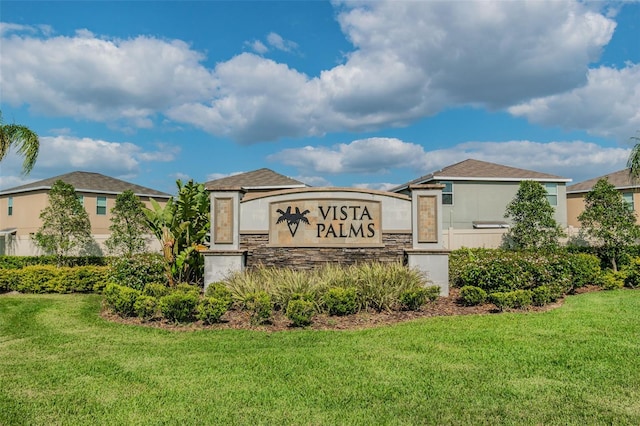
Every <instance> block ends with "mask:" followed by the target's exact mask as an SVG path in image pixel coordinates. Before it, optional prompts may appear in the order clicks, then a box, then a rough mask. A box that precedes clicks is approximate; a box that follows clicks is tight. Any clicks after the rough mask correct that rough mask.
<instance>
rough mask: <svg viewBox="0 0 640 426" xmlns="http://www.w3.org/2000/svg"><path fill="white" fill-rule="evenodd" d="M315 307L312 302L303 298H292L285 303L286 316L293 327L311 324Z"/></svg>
mask: <svg viewBox="0 0 640 426" xmlns="http://www.w3.org/2000/svg"><path fill="white" fill-rule="evenodd" d="M314 313H315V309H314V306H313V302H310V301H308V300H304V299H292V300H290V301H289V303H288V304H287V309H286V316H287V318H289V320H290V321H291V322H292V323H293V325H294V326H295V327H306V326H307V325H309V324H311V321H312V319H313V314H314Z"/></svg>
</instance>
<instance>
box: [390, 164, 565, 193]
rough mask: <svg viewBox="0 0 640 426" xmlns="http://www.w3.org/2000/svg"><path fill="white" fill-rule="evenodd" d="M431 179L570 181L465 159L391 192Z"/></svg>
mask: <svg viewBox="0 0 640 426" xmlns="http://www.w3.org/2000/svg"><path fill="white" fill-rule="evenodd" d="M433 180H440V181H442V180H493V181H505V182H518V181H521V180H535V181H543V182H570V181H571V179H568V178H564V177H561V176H556V175H552V174H548V173H541V172H535V171H533V170H526V169H519V168H517V167H510V166H503V165H501V164H495V163H489V162H487V161H480V160H473V159H467V160H464V161H461V162H459V163H456V164H452V165H450V166H447V167H444V168H443V169H440V170H438V171H435V172H433V173H429V174H428V175H424V176H421V177H419V178H417V179H414V180H412V181H411V182H407V183H405V184H403V185H400V186H398V187H396V188H393V189H392V190H391V191H392V192H397V191H401V190H403V189H405V188H406V187H408V186H409V185H414V184H420V183H426V182H430V181H433Z"/></svg>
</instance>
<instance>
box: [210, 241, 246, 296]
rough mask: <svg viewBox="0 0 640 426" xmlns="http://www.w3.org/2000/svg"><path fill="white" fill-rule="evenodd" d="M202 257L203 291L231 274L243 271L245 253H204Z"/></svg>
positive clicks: (239, 251) (241, 251)
mask: <svg viewBox="0 0 640 426" xmlns="http://www.w3.org/2000/svg"><path fill="white" fill-rule="evenodd" d="M202 254H203V255H204V289H205V290H206V289H207V286H208V285H209V284H211V283H215V282H217V281H222V280H223V279H224V278H225V277H226V276H227V275H229V274H230V273H233V272H242V271H244V268H245V264H246V254H247V253H246V251H244V250H229V251H205V252H202Z"/></svg>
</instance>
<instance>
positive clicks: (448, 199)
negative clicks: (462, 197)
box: [440, 182, 453, 206]
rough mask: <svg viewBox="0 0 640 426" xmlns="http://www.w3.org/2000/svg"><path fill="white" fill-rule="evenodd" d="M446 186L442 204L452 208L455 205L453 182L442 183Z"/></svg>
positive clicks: (443, 191)
mask: <svg viewBox="0 0 640 426" xmlns="http://www.w3.org/2000/svg"><path fill="white" fill-rule="evenodd" d="M440 183H441V184H442V185H444V189H443V190H442V204H445V205H448V206H452V205H453V182H440Z"/></svg>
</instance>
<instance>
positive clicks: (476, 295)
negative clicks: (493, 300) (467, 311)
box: [460, 285, 487, 306]
mask: <svg viewBox="0 0 640 426" xmlns="http://www.w3.org/2000/svg"><path fill="white" fill-rule="evenodd" d="M460 300H461V301H462V304H464V305H465V306H476V305H482V304H483V303H484V302H485V301H486V300H487V292H486V291H484V290H483V289H481V288H480V287H476V286H472V285H465V286H463V287H462V288H461V289H460Z"/></svg>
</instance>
